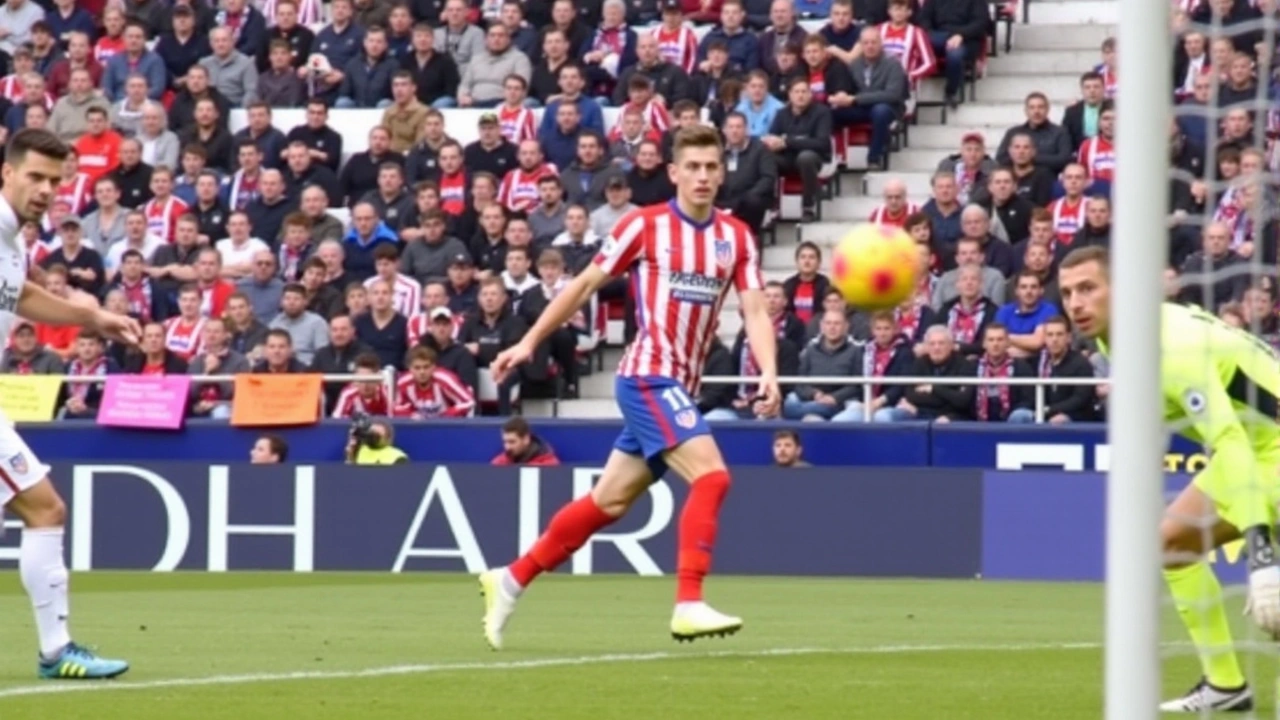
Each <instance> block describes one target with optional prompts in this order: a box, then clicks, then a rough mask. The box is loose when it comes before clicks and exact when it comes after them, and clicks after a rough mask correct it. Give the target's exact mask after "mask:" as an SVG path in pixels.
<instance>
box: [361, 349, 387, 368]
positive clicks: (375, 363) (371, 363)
mask: <svg viewBox="0 0 1280 720" xmlns="http://www.w3.org/2000/svg"><path fill="white" fill-rule="evenodd" d="M354 364H355V366H356V367H357V368H364V369H365V370H381V369H382V361H381V360H379V359H378V356H377V355H375V354H374V353H371V352H367V353H360V354H359V355H358V356H356V361H355V363H354Z"/></svg>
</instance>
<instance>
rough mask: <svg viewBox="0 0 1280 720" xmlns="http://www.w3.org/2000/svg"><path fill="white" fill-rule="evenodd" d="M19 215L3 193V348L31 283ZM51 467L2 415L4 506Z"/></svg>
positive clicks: (0, 501)
mask: <svg viewBox="0 0 1280 720" xmlns="http://www.w3.org/2000/svg"><path fill="white" fill-rule="evenodd" d="M20 224H21V223H19V222H18V215H17V213H15V212H14V211H13V207H12V206H11V205H9V201H8V200H6V199H5V197H4V195H3V194H0V334H2V335H0V337H3V339H4V340H3V345H0V348H3V347H4V346H5V345H8V341H9V337H10V335H12V334H13V326H14V325H16V324H17V322H18V299H19V298H21V297H22V287H23V285H25V284H26V282H27V253H26V250H25V249H24V248H23V243H22V241H21V240H20V239H19V236H18V228H19V226H20ZM48 474H49V467H48V466H47V465H45V464H43V463H41V462H40V460H39V459H38V458H36V456H35V454H34V453H32V452H31V448H29V447H27V444H26V443H25V442H23V440H22V438H21V437H19V436H18V432H17V431H16V430H14V429H13V423H11V422H9V418H7V417H5V415H4V413H3V412H0V507H3V506H5V505H8V504H9V501H10V500H12V499H13V498H14V496H15V495H17V494H18V493H20V492H22V491H23V490H26V489H27V488H29V487H31V486H32V485H35V484H36V483H38V482H40V481H41V480H43V479H44V478H45V476H47V475H48Z"/></svg>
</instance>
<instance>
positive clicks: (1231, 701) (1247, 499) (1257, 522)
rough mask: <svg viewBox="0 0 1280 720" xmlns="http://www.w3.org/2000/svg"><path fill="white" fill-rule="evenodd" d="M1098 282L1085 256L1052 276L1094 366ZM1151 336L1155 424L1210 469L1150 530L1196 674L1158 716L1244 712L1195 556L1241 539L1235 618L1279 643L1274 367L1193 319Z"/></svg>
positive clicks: (1279, 434) (1214, 587)
mask: <svg viewBox="0 0 1280 720" xmlns="http://www.w3.org/2000/svg"><path fill="white" fill-rule="evenodd" d="M1108 270H1109V259H1108V255H1107V251H1106V250H1105V249H1104V248H1101V247H1097V246H1092V247H1086V248H1079V249H1076V250H1072V251H1071V252H1070V253H1068V254H1067V256H1066V257H1064V258H1063V259H1062V263H1061V265H1060V266H1059V272H1058V286H1059V288H1060V290H1061V293H1062V307H1063V308H1064V309H1065V310H1066V312H1067V314H1068V315H1069V316H1070V317H1071V322H1072V324H1073V325H1075V327H1076V329H1077V330H1079V331H1080V333H1081V334H1082V335H1084V336H1086V337H1090V338H1094V339H1096V340H1097V342H1098V348H1099V350H1100V351H1101V352H1102V353H1103V354H1106V353H1107V344H1108V343H1109V340H1110V338H1109V334H1108V333H1109V330H1110V328H1109V320H1110V317H1109V312H1110V300H1111V284H1110V281H1109V279H1108V275H1109V273H1108ZM1160 329H1161V346H1162V352H1161V361H1160V376H1161V387H1162V390H1163V392H1162V395H1163V414H1164V419H1165V421H1166V422H1171V423H1176V428H1177V432H1179V433H1180V434H1182V435H1183V436H1185V437H1187V438H1189V439H1191V440H1193V441H1195V442H1198V443H1200V444H1202V445H1203V446H1204V447H1205V449H1206V451H1207V452H1208V453H1209V457H1210V460H1209V464H1208V465H1207V466H1206V467H1205V468H1204V469H1203V470H1201V471H1200V473H1199V474H1197V475H1196V476H1195V478H1194V479H1193V480H1192V481H1191V484H1190V485H1189V486H1187V488H1186V489H1184V490H1183V491H1182V493H1181V494H1179V495H1178V497H1177V498H1176V499H1174V501H1173V503H1172V504H1170V505H1169V507H1168V509H1167V510H1166V512H1165V516H1164V520H1163V521H1162V522H1161V523H1160V536H1161V540H1162V542H1163V545H1164V577H1165V580H1166V581H1167V582H1168V584H1169V590H1170V592H1171V594H1172V595H1173V601H1174V605H1176V606H1177V608H1178V615H1179V616H1180V617H1181V618H1182V622H1183V623H1184V624H1185V625H1186V626H1187V630H1188V631H1189V632H1190V635H1191V641H1192V642H1193V643H1194V644H1195V646H1196V649H1197V650H1198V651H1199V654H1200V664H1201V670H1202V672H1203V677H1202V678H1201V680H1200V682H1198V683H1197V684H1196V685H1195V686H1194V687H1193V688H1191V690H1190V691H1189V692H1187V693H1186V694H1185V695H1183V696H1181V697H1177V698H1174V699H1172V700H1169V701H1168V702H1165V703H1164V704H1162V705H1161V706H1160V710H1161V711H1162V712H1181V713H1208V712H1224V711H1226V712H1248V711H1250V710H1252V709H1253V692H1252V691H1251V690H1250V689H1249V685H1248V684H1247V683H1246V682H1245V679H1244V675H1243V673H1241V672H1240V664H1239V661H1238V660H1237V658H1236V655H1235V653H1234V652H1233V651H1232V650H1231V648H1232V647H1233V645H1232V641H1231V629H1230V627H1229V624H1228V622H1227V613H1226V608H1225V606H1224V604H1223V599H1222V586H1221V585H1220V584H1219V583H1218V578H1217V577H1216V576H1215V575H1214V573H1213V570H1212V569H1211V568H1210V567H1209V565H1208V563H1207V562H1205V558H1204V556H1205V554H1206V553H1208V552H1210V551H1211V550H1214V549H1215V548H1218V547H1221V546H1222V545H1224V544H1226V543H1228V542H1231V541H1233V540H1237V539H1240V538H1243V539H1244V541H1245V542H1244V544H1245V554H1246V559H1247V562H1248V567H1249V591H1248V596H1247V597H1248V601H1247V603H1246V605H1245V612H1246V614H1248V615H1249V616H1250V617H1251V618H1252V619H1253V621H1254V622H1255V623H1256V624H1257V625H1258V626H1259V627H1260V628H1262V630H1263V631H1264V632H1266V633H1267V634H1268V635H1271V636H1272V637H1280V566H1277V564H1276V557H1275V545H1274V537H1273V535H1272V532H1273V528H1274V527H1275V523H1276V503H1277V501H1278V500H1280V424H1277V423H1278V422H1280V420H1278V418H1280V416H1278V415H1277V409H1278V407H1277V406H1278V405H1280V399H1278V397H1277V396H1280V358H1277V357H1276V354H1275V352H1274V351H1273V350H1272V349H1271V347H1270V346H1268V345H1267V344H1266V343H1265V342H1264V341H1263V340H1261V339H1260V338H1257V337H1255V336H1253V335H1252V334H1250V333H1249V332H1248V331H1246V330H1242V329H1240V328H1236V327H1233V326H1230V325H1228V324H1227V323H1225V322H1224V321H1222V320H1220V319H1218V318H1216V317H1214V316H1213V315H1210V314H1209V313H1206V312H1205V311H1203V310H1201V309H1200V308H1197V307H1187V306H1183V305H1176V304H1173V303H1165V304H1164V306H1163V308H1162V310H1161V315H1160ZM1155 410H1156V408H1152V411H1153V412H1154V411H1155Z"/></svg>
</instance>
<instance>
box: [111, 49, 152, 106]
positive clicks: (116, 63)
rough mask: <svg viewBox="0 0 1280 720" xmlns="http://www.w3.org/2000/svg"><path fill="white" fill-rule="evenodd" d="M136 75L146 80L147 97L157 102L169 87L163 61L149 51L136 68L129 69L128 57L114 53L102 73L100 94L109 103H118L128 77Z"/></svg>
mask: <svg viewBox="0 0 1280 720" xmlns="http://www.w3.org/2000/svg"><path fill="white" fill-rule="evenodd" d="M134 73H138V74H141V75H144V76H145V77H146V78H147V97H149V98H151V99H152V100H159V99H160V98H161V96H163V95H164V91H165V90H166V89H167V88H168V87H169V73H168V71H167V70H166V69H165V66H164V60H163V59H162V58H161V57H160V56H159V55H157V54H155V53H154V52H152V51H150V50H144V51H143V52H142V57H141V58H139V59H138V65H137V67H135V68H133V69H132V70H131V69H130V68H129V57H128V56H127V55H126V54H125V53H122V52H121V53H116V54H115V55H112V56H111V59H110V60H108V61H107V65H106V67H105V68H104V69H103V71H102V92H103V94H104V95H106V96H107V99H108V100H110V101H111V102H113V103H114V102H119V101H120V100H121V99H122V98H124V84H125V81H126V80H128V79H129V76H130V75H132V74H134Z"/></svg>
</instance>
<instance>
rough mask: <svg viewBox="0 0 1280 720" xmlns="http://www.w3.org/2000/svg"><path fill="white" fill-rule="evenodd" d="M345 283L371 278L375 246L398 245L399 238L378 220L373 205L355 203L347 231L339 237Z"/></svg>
mask: <svg viewBox="0 0 1280 720" xmlns="http://www.w3.org/2000/svg"><path fill="white" fill-rule="evenodd" d="M342 242H343V248H344V250H345V252H346V259H345V260H344V261H343V268H344V269H345V270H346V274H347V275H348V280H351V281H358V282H363V281H364V280H366V279H368V278H370V277H372V276H373V275H374V251H375V250H376V249H377V247H378V246H379V245H383V244H391V245H393V246H398V245H399V243H400V238H399V237H397V236H396V234H395V232H394V231H393V230H392V229H391V228H389V227H387V224H386V223H384V222H383V221H382V220H380V219H379V218H378V214H377V211H376V210H375V209H374V207H373V205H372V204H370V203H367V202H361V203H357V204H356V206H355V207H354V208H352V210H351V230H350V231H349V232H348V233H347V235H346V237H344V238H343V240H342Z"/></svg>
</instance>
